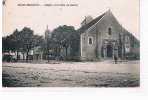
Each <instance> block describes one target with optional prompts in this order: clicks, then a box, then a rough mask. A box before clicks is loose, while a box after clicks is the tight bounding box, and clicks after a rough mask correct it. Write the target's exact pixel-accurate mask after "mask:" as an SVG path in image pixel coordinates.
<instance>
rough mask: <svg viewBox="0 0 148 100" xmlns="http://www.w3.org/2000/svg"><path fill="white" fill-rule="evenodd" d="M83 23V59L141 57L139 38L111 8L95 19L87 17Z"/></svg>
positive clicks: (81, 48) (80, 31) (81, 56)
mask: <svg viewBox="0 0 148 100" xmlns="http://www.w3.org/2000/svg"><path fill="white" fill-rule="evenodd" d="M85 21H86V22H85ZM81 25H82V26H81V28H80V29H78V32H79V33H80V48H79V58H80V59H81V60H98V59H113V58H114V56H117V57H118V58H121V59H130V57H131V58H133V59H138V58H139V53H140V50H139V46H140V43H139V40H137V39H136V38H135V37H134V36H133V35H132V34H131V33H130V32H128V31H127V30H126V29H124V28H123V27H122V26H121V25H120V24H119V22H118V21H117V19H116V18H115V17H114V15H113V14H112V12H111V11H110V10H108V11H107V12H105V13H103V14H102V15H100V16H99V17H97V18H95V19H92V18H91V17H86V19H85V20H84V21H83V22H82V23H81Z"/></svg>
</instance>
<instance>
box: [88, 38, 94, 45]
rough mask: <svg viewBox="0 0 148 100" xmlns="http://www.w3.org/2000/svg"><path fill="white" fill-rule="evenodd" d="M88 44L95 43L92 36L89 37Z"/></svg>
mask: <svg viewBox="0 0 148 100" xmlns="http://www.w3.org/2000/svg"><path fill="white" fill-rule="evenodd" d="M88 44H90V45H91V44H93V38H92V37H89V38H88Z"/></svg>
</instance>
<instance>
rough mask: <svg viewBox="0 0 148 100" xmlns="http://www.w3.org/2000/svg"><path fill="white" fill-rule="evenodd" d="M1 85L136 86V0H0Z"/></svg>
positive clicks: (137, 72) (137, 2) (138, 49)
mask: <svg viewBox="0 0 148 100" xmlns="http://www.w3.org/2000/svg"><path fill="white" fill-rule="evenodd" d="M2 36H3V37H2V86H3V87H139V86H140V33H139V0H3V35H2Z"/></svg>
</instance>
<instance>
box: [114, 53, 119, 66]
mask: <svg viewBox="0 0 148 100" xmlns="http://www.w3.org/2000/svg"><path fill="white" fill-rule="evenodd" d="M114 61H115V64H117V61H118V58H117V56H116V55H114Z"/></svg>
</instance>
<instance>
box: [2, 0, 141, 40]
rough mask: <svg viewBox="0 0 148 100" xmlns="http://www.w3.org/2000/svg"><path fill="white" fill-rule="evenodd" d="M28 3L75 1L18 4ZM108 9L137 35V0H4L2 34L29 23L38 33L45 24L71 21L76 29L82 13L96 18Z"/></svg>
mask: <svg viewBox="0 0 148 100" xmlns="http://www.w3.org/2000/svg"><path fill="white" fill-rule="evenodd" d="M27 3H28V4H40V5H43V4H59V3H63V4H67V3H68V4H78V5H77V6H69V7H67V6H65V7H61V6H18V4H27ZM108 9H110V10H111V11H112V13H113V14H114V16H115V17H116V19H117V20H118V21H119V23H120V24H121V25H122V26H123V27H124V28H125V29H127V30H128V31H129V32H131V33H133V35H135V36H136V37H137V38H140V33H139V0H6V2H5V5H4V6H3V36H6V35H9V34H12V32H13V31H14V30H15V29H16V28H17V29H18V30H21V29H22V28H23V27H25V26H27V27H30V28H31V29H32V30H34V33H35V34H38V35H44V32H45V30H46V26H47V25H48V28H49V30H51V31H52V30H53V29H54V28H56V27H58V26H59V25H72V26H74V27H75V29H78V28H79V27H80V23H81V22H82V21H83V20H84V18H85V16H88V15H90V16H92V17H93V18H96V17H97V16H99V15H101V14H102V13H104V12H106V11H107V10H108Z"/></svg>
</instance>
